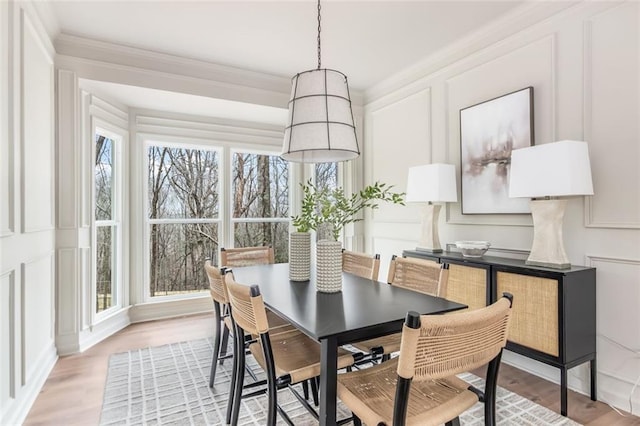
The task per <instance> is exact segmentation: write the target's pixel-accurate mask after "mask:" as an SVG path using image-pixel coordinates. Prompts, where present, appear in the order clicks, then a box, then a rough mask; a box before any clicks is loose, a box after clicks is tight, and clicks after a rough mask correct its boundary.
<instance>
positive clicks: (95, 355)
mask: <svg viewBox="0 0 640 426" xmlns="http://www.w3.org/2000/svg"><path fill="white" fill-rule="evenodd" d="M213 332H214V326H213V316H212V315H205V314H202V315H194V316H188V317H181V318H174V319H167V320H159V321H152V322H146V323H140V324H133V325H130V326H129V327H127V328H125V329H124V330H122V331H120V332H118V333H117V334H115V335H113V336H111V337H110V338H108V339H106V340H104V341H103V342H101V343H99V344H97V345H95V346H94V347H92V348H90V349H88V350H87V351H85V352H84V353H82V354H77V355H71V356H67V357H61V358H60V359H59V360H58V362H57V364H56V365H55V367H54V369H53V371H52V372H51V375H50V376H49V378H48V379H47V382H46V383H45V385H44V387H43V388H42V391H41V392H40V395H39V396H38V398H37V399H36V401H35V403H34V405H33V407H32V408H31V411H30V412H29V415H28V417H27V419H26V421H25V423H24V424H25V425H26V426H34V425H82V426H89V425H97V424H98V422H99V420H100V410H101V407H102V396H103V392H104V385H105V379H106V374H107V364H108V360H109V356H110V355H111V354H114V353H118V352H125V351H128V350H130V349H138V348H144V347H147V346H159V345H163V344H167V343H174V342H180V341H184V340H192V339H199V338H203V337H208V336H212V335H213ZM475 373H476V374H478V375H483V372H481V371H476V372H475ZM498 383H499V385H500V386H502V387H504V388H507V389H509V390H511V391H512V392H515V393H517V394H519V395H522V396H524V397H525V398H528V399H530V400H532V401H535V402H536V403H538V404H540V405H543V406H545V407H547V408H549V409H551V410H553V411H556V412H560V389H559V386H557V385H556V384H553V383H551V382H548V381H546V380H543V379H540V378H538V377H536V376H533V375H531V374H528V373H526V372H524V371H521V370H519V369H516V368H514V367H510V366H508V365H506V364H504V363H503V364H502V366H501V367H500V380H499V382H498ZM624 415H625V416H626V417H623V416H621V415H620V414H618V413H616V412H615V411H613V410H612V409H611V408H610V407H609V406H608V405H606V404H604V403H602V402H593V401H591V400H590V399H589V398H588V397H587V396H584V395H581V394H578V393H575V392H572V391H569V417H570V418H572V419H573V420H575V421H577V422H579V423H582V424H584V425H587V426H590V425H602V426H622V425H640V418H638V417H635V416H630V415H628V414H626V413H625V414H624Z"/></svg>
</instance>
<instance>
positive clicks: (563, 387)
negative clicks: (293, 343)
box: [560, 367, 567, 417]
mask: <svg viewBox="0 0 640 426" xmlns="http://www.w3.org/2000/svg"><path fill="white" fill-rule="evenodd" d="M560 414H562V415H563V416H565V417H566V416H567V369H566V368H565V367H560Z"/></svg>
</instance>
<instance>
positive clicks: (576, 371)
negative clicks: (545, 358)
mask: <svg viewBox="0 0 640 426" xmlns="http://www.w3.org/2000/svg"><path fill="white" fill-rule="evenodd" d="M502 362H504V363H505V364H508V365H511V366H513V367H516V368H519V369H520V370H523V371H526V372H527V373H530V374H533V375H534V376H538V377H540V378H543V379H545V380H548V381H550V382H552V383H555V384H557V385H558V386H560V369H558V368H555V367H551V366H550V365H547V364H544V363H542V362H539V361H535V360H533V359H531V358H528V357H525V356H523V355H520V354H517V353H515V352H511V351H509V350H505V351H504V352H503V355H502ZM588 366H589V363H588V362H587V363H584V365H582V366H577V367H574V368H572V369H570V370H569V373H568V383H567V387H568V388H569V389H571V390H573V391H576V392H578V393H581V394H583V395H587V396H588V395H590V391H591V388H590V380H589V374H590V373H589V371H590V370H589V368H588Z"/></svg>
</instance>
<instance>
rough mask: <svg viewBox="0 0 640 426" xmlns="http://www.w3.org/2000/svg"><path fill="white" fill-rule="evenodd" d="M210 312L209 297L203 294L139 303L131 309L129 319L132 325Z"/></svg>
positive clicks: (211, 309) (211, 307)
mask: <svg viewBox="0 0 640 426" xmlns="http://www.w3.org/2000/svg"><path fill="white" fill-rule="evenodd" d="M212 311H213V304H212V302H211V297H210V296H209V295H208V294H205V293H203V295H202V296H197V297H190V298H188V299H179V300H169V301H162V302H147V303H139V304H137V305H134V306H132V307H131V310H130V311H129V317H130V318H131V322H132V323H137V322H144V321H151V320H158V319H165V318H174V317H179V316H183V315H192V314H201V313H207V312H212Z"/></svg>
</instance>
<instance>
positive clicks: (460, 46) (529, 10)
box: [364, 1, 584, 105]
mask: <svg viewBox="0 0 640 426" xmlns="http://www.w3.org/2000/svg"><path fill="white" fill-rule="evenodd" d="M581 3H584V2H582V1H567V2H565V1H562V2H530V3H529V2H527V3H525V4H523V5H522V6H520V7H517V8H515V9H514V10H512V11H511V12H509V13H507V14H505V15H504V16H502V17H501V18H499V19H497V20H496V21H493V22H491V23H490V24H488V25H487V26H485V27H483V28H481V29H479V30H478V31H475V32H473V33H471V34H470V35H468V36H466V37H464V38H462V39H460V40H458V41H457V42H455V43H452V44H450V45H448V46H447V47H445V48H443V49H441V50H440V51H438V52H436V53H434V54H432V55H429V56H428V57H426V58H425V59H423V60H422V61H420V62H418V63H416V64H415V65H412V66H410V67H408V68H405V69H404V70H403V71H400V72H398V73H396V74H394V75H393V76H391V77H389V78H387V79H385V80H383V81H381V82H379V83H377V84H375V85H374V86H372V87H370V88H369V89H367V90H365V92H364V103H365V105H366V104H369V103H371V102H373V101H375V100H377V99H380V98H382V97H383V96H385V95H388V94H390V93H392V92H394V91H396V90H398V89H401V88H402V87H404V86H408V85H411V84H414V83H416V82H417V81H418V80H420V79H421V78H424V77H425V76H428V75H431V74H434V73H436V72H438V71H440V70H442V69H443V68H445V67H447V66H449V65H452V64H453V63H455V62H457V61H460V60H462V59H464V58H466V57H467V56H469V55H472V54H474V53H476V52H478V51H479V50H482V49H484V48H487V47H489V46H491V45H492V44H495V43H498V42H500V41H502V40H504V39H506V38H508V37H511V36H513V35H515V34H517V33H519V32H522V31H525V30H527V29H528V28H529V27H531V26H533V25H535V24H538V23H540V22H543V21H545V20H547V19H549V18H551V17H553V16H555V15H559V14H562V13H563V12H566V11H567V10H568V9H570V8H572V7H573V6H575V5H577V4H581Z"/></svg>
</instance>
